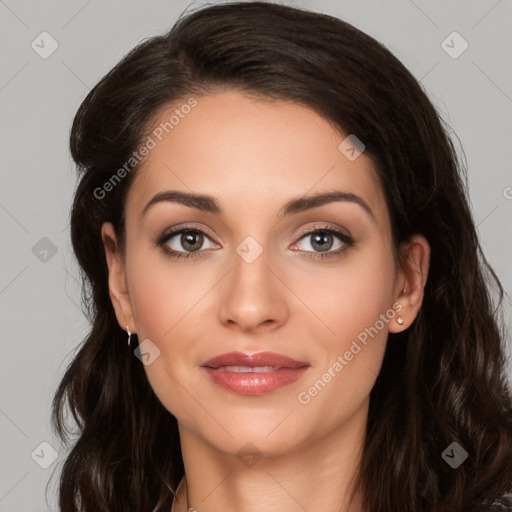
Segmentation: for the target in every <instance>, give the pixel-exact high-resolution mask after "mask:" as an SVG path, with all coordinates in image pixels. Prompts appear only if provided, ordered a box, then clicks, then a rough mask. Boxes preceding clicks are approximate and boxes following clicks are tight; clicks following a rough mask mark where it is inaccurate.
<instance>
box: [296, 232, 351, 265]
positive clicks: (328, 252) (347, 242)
mask: <svg viewBox="0 0 512 512" xmlns="http://www.w3.org/2000/svg"><path fill="white" fill-rule="evenodd" d="M308 239H309V241H308V242H307V243H305V244H304V246H305V248H304V249H301V250H302V251H303V252H305V253H311V254H304V255H303V256H305V257H307V258H325V257H331V256H336V255H338V254H340V253H342V252H343V251H345V250H346V249H348V248H349V247H350V246H351V245H352V244H353V240H352V238H351V237H350V236H349V235H348V234H346V233H343V232H341V231H338V230H336V229H333V228H331V227H327V226H325V227H321V228H316V229H314V230H312V231H308V232H307V233H305V234H303V235H302V236H301V237H300V239H299V242H300V241H301V240H305V241H307V240H308ZM297 246H299V244H298V243H297V242H296V243H295V244H294V245H293V246H291V249H292V250H294V249H295V248H296V247H297Z"/></svg>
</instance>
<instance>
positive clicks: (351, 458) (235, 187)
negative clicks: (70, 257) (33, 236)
mask: <svg viewBox="0 0 512 512" xmlns="http://www.w3.org/2000/svg"><path fill="white" fill-rule="evenodd" d="M197 99H198V105H197V106H196V107H195V108H194V109H192V111H191V112H190V113H189V114H188V115H187V116H185V118H184V119H181V120H180V123H179V124H178V125H177V126H176V127H175V128H174V129H173V130H172V132H170V133H169V135H168V136H166V137H165V138H164V139H163V140H162V141H161V142H159V143H158V144H157V146H156V147H155V148H154V149H152V150H151V152H150V153H149V155H148V156H147V157H146V159H145V161H144V165H143V167H142V168H141V169H140V170H139V171H138V174H137V175H136V177H135V180H134V182H133V184H132V186H131V188H130V191H129V193H128V196H127V199H126V205H125V207H126V209H125V211H126V248H125V253H124V255H123V254H121V253H120V250H119V246H118V243H117V239H116V234H115V232H114V229H113V227H112V225H111V224H110V223H106V224H104V225H103V228H102V238H103V241H104V245H105V250H106V258H107V262H108V267H109V287H110V295H111V299H112V303H113V306H114V308H115V311H116V315H117V319H118V322H119V325H120V327H121V328H123V329H126V326H129V328H130V330H131V332H132V333H134V332H136V333H137V334H138V339H139V342H142V340H146V339H149V340H151V343H153V344H154V345H156V346H157V347H158V349H159V350H160V355H159V357H157V358H156V359H155V360H154V362H152V363H151V364H150V365H148V366H145V370H146V373H147V377H148V379H149V382H150V384H151V386H152V388H153V390H154V392H155V394H156V395H157V397H158V398H159V400H160V401H161V402H162V404H163V405H164V406H165V407H166V408H167V409H168V410H169V411H170V412H171V413H172V414H173V415H174V416H175V417H176V419H177V421H178V426H179V431H180V437H181V447H182V453H183V459H184V464H185V474H186V479H184V481H183V484H184V485H182V486H181V487H180V493H179V497H180V498H181V499H180V500H179V504H180V506H181V510H186V509H187V508H186V507H187V500H188V506H189V507H194V508H195V509H197V510H198V511H199V512H210V511H214V510H225V511H237V512H241V511H243V512H253V511H254V512H255V511H261V510H265V511H268V512H271V511H280V512H282V511H290V512H295V511H303V510H304V509H306V510H308V512H317V511H325V510H339V511H343V512H347V511H350V512H361V511H362V508H361V504H360V497H359V496H356V497H355V500H354V502H353V503H352V506H351V507H349V505H348V497H349V496H348V494H349V491H350V485H351V481H352V478H353V477H354V476H355V474H356V471H357V466H358V463H359V461H360V457H361V449H362V443H363V441H364V433H365V428H366V422H367V414H368V405H369V394H370V391H371V389H372V387H373V385H374V383H375V380H376V378H377V375H378V373H379V371H380V367H381V363H382V359H383V356H384V351H385V347H386V342H387V335H388V332H398V331H401V330H405V329H407V327H408V326H409V325H410V324H411V323H412V322H413V320H414V318H415V316H416V315H417V313H418V311H419V308H420V306H421V302H422V300H423V293H424V286H425V282H426V279H427V273H428V263H429V255H430V250H429V245H428V242H427V241H426V240H425V238H424V237H422V236H419V235H416V236H414V237H413V238H411V240H410V241H409V242H408V243H407V244H404V245H402V246H401V247H400V248H399V252H398V253H395V252H394V251H393V246H392V241H391V226H390V217H389V212H388V209H387V206H386V202H385V199H384V196H383V193H382V189H381V187H380V184H379V182H378V180H377V178H376V174H375V172H374V170H373V168H372V165H371V161H370V159H369V158H368V157H367V156H366V155H365V154H364V153H363V154H362V155H361V156H359V157H358V158H357V159H356V160H354V161H349V160H348V159H347V158H346V157H345V156H344V154H342V153H341V151H340V150H339V149H338V146H339V144H340V142H341V141H342V140H343V139H344V138H345V137H346V135H345V134H341V133H340V132H339V131H338V130H337V129H336V128H335V127H333V126H332V124H330V123H329V122H328V121H327V120H325V119H324V118H322V117H320V116H319V115H318V114H317V113H315V112H314V111H312V110H310V109H308V108H306V107H303V106H299V105H297V104H294V103H291V102H284V101H279V102H277V101H270V100H263V99H259V100H257V99H255V98H251V97H248V96H245V95H242V94H241V93H239V92H235V91H223V92H219V93H216V94H212V95H209V96H203V97H199V98H197ZM175 108H176V105H173V107H172V108H169V110H166V111H165V112H162V113H161V114H162V115H161V118H160V119H159V120H158V121H157V123H155V124H156V125H157V124H159V123H160V122H162V121H165V120H167V119H169V116H170V113H172V112H173V110H174V109H175ZM165 190H180V191H184V192H194V193H202V194H209V195H213V196H215V197H216V198H217V200H218V202H219V204H220V206H221V208H222V210H223V212H222V213H221V214H214V213H208V212H203V211H199V210H196V209H194V208H191V207H188V206H185V205H180V204H176V203H172V202H168V201H164V202H159V203H157V204H155V205H153V206H152V207H150V208H149V209H148V210H147V213H146V214H145V215H144V216H141V215H142V211H143V209H144V207H145V206H146V204H147V203H148V202H149V201H150V200H151V199H152V198H153V196H155V194H157V193H159V192H162V191H165ZM330 190H341V191H346V192H351V193H353V194H356V195H357V196H359V197H360V198H362V199H363V200H364V202H365V203H366V204H367V205H368V206H369V208H370V209H371V211H372V212H373V216H372V215H370V214H368V213H367V212H366V211H365V210H364V208H362V207H361V206H359V205H358V204H356V203H353V202H346V201H338V202H331V203H328V204H325V205H323V206H320V207H318V208H315V209H312V210H307V211H303V212H300V213H296V214H293V215H290V216H288V217H283V218H279V217H278V212H279V210H280V209H281V208H282V206H283V205H284V203H285V202H286V201H288V200H289V199H291V198H296V197H300V196H304V195H310V194H314V193H317V192H325V191H330ZM184 223H187V224H189V223H190V224H192V225H193V226H194V227H196V228H197V229H201V230H203V231H205V233H206V236H205V237H204V239H203V240H204V241H203V245H201V241H199V242H197V243H196V246H197V247H200V248H201V251H198V252H202V254H200V255H199V257H197V258H195V259H189V260H187V259H180V260H175V259H172V258H170V257H168V256H167V255H166V254H165V252H164V250H163V249H162V248H161V247H158V245H157V244H156V240H157V239H158V238H159V236H160V235H161V234H162V233H163V232H164V231H165V230H168V229H169V228H172V227H174V226H176V227H181V225H182V224H184ZM325 226H328V227H332V228H335V229H336V228H344V230H345V232H346V231H347V230H348V232H349V233H350V234H351V236H352V238H353V240H354V243H353V245H351V246H349V247H347V248H346V250H345V251H344V252H342V253H341V254H338V255H336V256H333V257H331V258H325V259H314V258H310V259H308V258H307V257H305V256H304V255H307V254H309V255H311V254H315V253H316V254H318V253H321V250H318V248H317V249H315V247H314V246H313V245H312V241H313V236H312V235H309V236H306V237H304V238H301V235H302V233H303V232H304V231H306V230H307V231H312V230H314V229H315V228H317V227H325ZM248 236H251V237H253V238H254V239H255V240H256V241H257V242H258V243H259V245H260V246H261V248H262V249H263V252H262V253H261V254H260V255H259V256H258V257H257V258H256V259H255V260H254V261H253V262H252V263H247V261H245V260H244V259H243V258H242V257H241V256H240V255H239V254H238V253H237V252H236V248H237V247H238V246H239V244H240V243H241V242H242V241H243V240H244V239H245V238H246V237H248ZM180 238H181V235H179V234H178V235H175V236H174V237H173V238H172V239H171V240H169V241H168V242H167V246H168V247H172V248H174V249H175V250H179V251H181V252H182V253H186V250H187V248H186V247H183V245H182V244H180ZM342 246H343V242H341V241H340V240H338V239H337V238H336V237H334V238H333V239H332V245H330V246H329V245H328V244H327V246H326V249H327V250H328V251H330V252H333V251H335V250H337V249H338V248H339V247H342ZM250 250H254V249H250ZM188 252H191V251H190V249H189V251H188ZM198 252H196V254H197V253H198ZM400 262H401V265H400ZM393 304H395V307H396V304H399V305H400V306H401V308H402V309H401V311H400V315H401V316H402V318H403V320H404V322H403V325H399V324H398V323H397V321H396V318H397V316H398V315H394V318H392V319H390V320H389V321H388V322H387V323H385V326H384V328H382V329H380V330H379V332H378V334H377V335H375V336H374V337H373V338H369V341H368V343H367V345H366V346H363V347H362V350H360V351H359V352H358V353H357V355H355V356H354V357H353V359H352V360H351V361H349V362H348V364H347V365H346V366H344V367H343V370H342V371H340V372H338V373H336V374H335V375H336V376H335V377H332V378H331V380H330V382H328V383H327V385H326V386H325V387H324V388H323V389H322V390H321V391H320V392H318V393H317V394H316V396H314V397H311V400H310V401H309V402H308V403H307V404H302V403H300V402H299V400H298V395H299V393H301V392H304V391H307V390H308V388H310V387H311V386H312V384H313V383H314V382H315V381H317V380H318V379H320V378H322V375H323V374H325V372H326V371H327V370H328V369H329V368H330V367H331V368H332V366H333V363H334V362H335V361H336V360H337V357H338V356H339V355H342V356H343V354H344V353H345V352H346V351H347V350H349V348H350V346H351V343H352V342H353V340H355V339H357V336H358V334H360V333H361V332H363V331H364V329H365V328H368V327H370V326H374V325H375V323H376V321H377V320H378V319H379V315H381V314H383V313H385V312H386V311H387V310H390V308H392V306H393ZM359 345H361V344H359ZM232 351H242V352H248V353H253V352H261V351H272V352H277V353H280V354H284V355H286V356H289V357H292V358H294V359H297V360H301V361H307V362H308V363H309V364H310V368H309V369H308V371H307V372H306V373H305V374H304V375H303V376H302V377H301V378H300V379H299V380H298V381H296V382H295V383H292V384H290V385H288V386H285V387H284V388H281V389H279V390H276V391H273V392H271V393H268V394H266V395H262V396H243V395H239V394H236V393H233V392H231V391H227V390H224V389H222V388H220V387H218V386H217V385H216V384H214V383H213V382H212V381H211V380H210V379H209V378H208V375H206V374H205V372H204V370H203V369H202V368H201V364H202V363H204V362H205V361H206V360H208V359H210V358H212V357H213V356H216V355H219V354H223V353H226V352H232ZM331 373H332V370H331ZM247 443H251V445H249V446H250V447H252V448H251V449H252V451H253V452H254V453H255V454H257V455H258V456H261V458H260V459H259V460H258V461H257V463H256V464H254V465H252V466H248V465H246V464H244V463H243V461H242V460H241V459H240V458H239V457H238V456H237V453H238V452H239V450H241V449H242V448H243V447H245V451H251V449H250V448H249V447H248V446H246V445H247Z"/></svg>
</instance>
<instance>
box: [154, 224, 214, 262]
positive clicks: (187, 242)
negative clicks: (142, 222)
mask: <svg viewBox="0 0 512 512" xmlns="http://www.w3.org/2000/svg"><path fill="white" fill-rule="evenodd" d="M178 235H179V236H178ZM208 240H210V237H209V236H208V235H207V234H206V233H205V232H204V231H202V230H200V229H198V228H192V227H187V226H185V227H183V228H179V229H177V230H173V231H170V232H167V233H164V234H163V235H162V236H161V237H160V238H159V239H158V242H157V244H158V245H159V246H160V247H161V248H162V250H163V251H165V252H166V253H167V254H168V255H169V256H171V257H173V258H177V259H178V258H192V257H195V256H196V254H194V253H199V252H201V251H202V250H203V249H204V248H205V247H204V244H205V242H206V241H208ZM210 244H211V245H210V248H212V249H215V248H218V247H220V246H219V245H218V244H215V243H213V242H212V241H211V240H210Z"/></svg>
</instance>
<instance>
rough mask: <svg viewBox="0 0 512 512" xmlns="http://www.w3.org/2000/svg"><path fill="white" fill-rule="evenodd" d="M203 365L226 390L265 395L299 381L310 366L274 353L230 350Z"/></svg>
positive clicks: (212, 377) (242, 393) (213, 379)
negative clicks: (246, 352) (248, 352)
mask: <svg viewBox="0 0 512 512" xmlns="http://www.w3.org/2000/svg"><path fill="white" fill-rule="evenodd" d="M202 367H203V368H204V370H205V371H206V372H207V373H208V375H209V377H210V378H211V379H212V381H213V382H214V383H215V384H217V385H218V386H220V387H222V388H224V389H227V390H229V391H232V392H235V393H238V394H241V395H262V394H265V393H270V392H272V391H275V390H277V389H280V388H282V387H284V386H287V385H288V384H291V383H293V382H295V381H297V380H298V379H300V377H302V375H303V374H304V373H305V372H306V371H307V369H308V368H309V367H310V365H309V364H308V363H307V362H304V361H297V360H295V359H292V358H290V357H287V356H284V355H281V354H275V353H273V352H259V353H256V354H245V353H243V352H230V353H229V354H222V355H220V356H217V357H214V358H213V359H209V360H208V361H206V362H205V363H203V365H202Z"/></svg>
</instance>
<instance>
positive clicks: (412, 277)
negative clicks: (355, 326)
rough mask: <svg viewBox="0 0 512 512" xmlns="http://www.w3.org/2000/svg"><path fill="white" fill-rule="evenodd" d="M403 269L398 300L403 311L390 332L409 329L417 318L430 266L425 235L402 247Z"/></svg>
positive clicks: (409, 241) (428, 247)
mask: <svg viewBox="0 0 512 512" xmlns="http://www.w3.org/2000/svg"><path fill="white" fill-rule="evenodd" d="M400 262H401V267H402V272H401V276H402V284H403V286H401V292H400V293H399V294H398V296H397V298H396V302H397V303H399V304H400V306H401V309H400V312H399V314H398V315H397V317H396V318H395V321H394V322H391V323H390V326H389V331H390V332H400V331H404V330H405V329H407V328H408V327H409V326H410V325H411V324H412V322H413V321H414V319H415V318H416V316H417V314H418V312H419V310H420V308H421V304H422V303H423V296H424V291H425V285H426V283H427V277H428V269H429V264H430V245H429V243H428V241H427V239H426V238H425V237H424V236H423V235H414V236H412V237H411V238H410V239H409V240H408V241H407V242H405V243H404V244H402V246H401V247H400Z"/></svg>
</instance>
